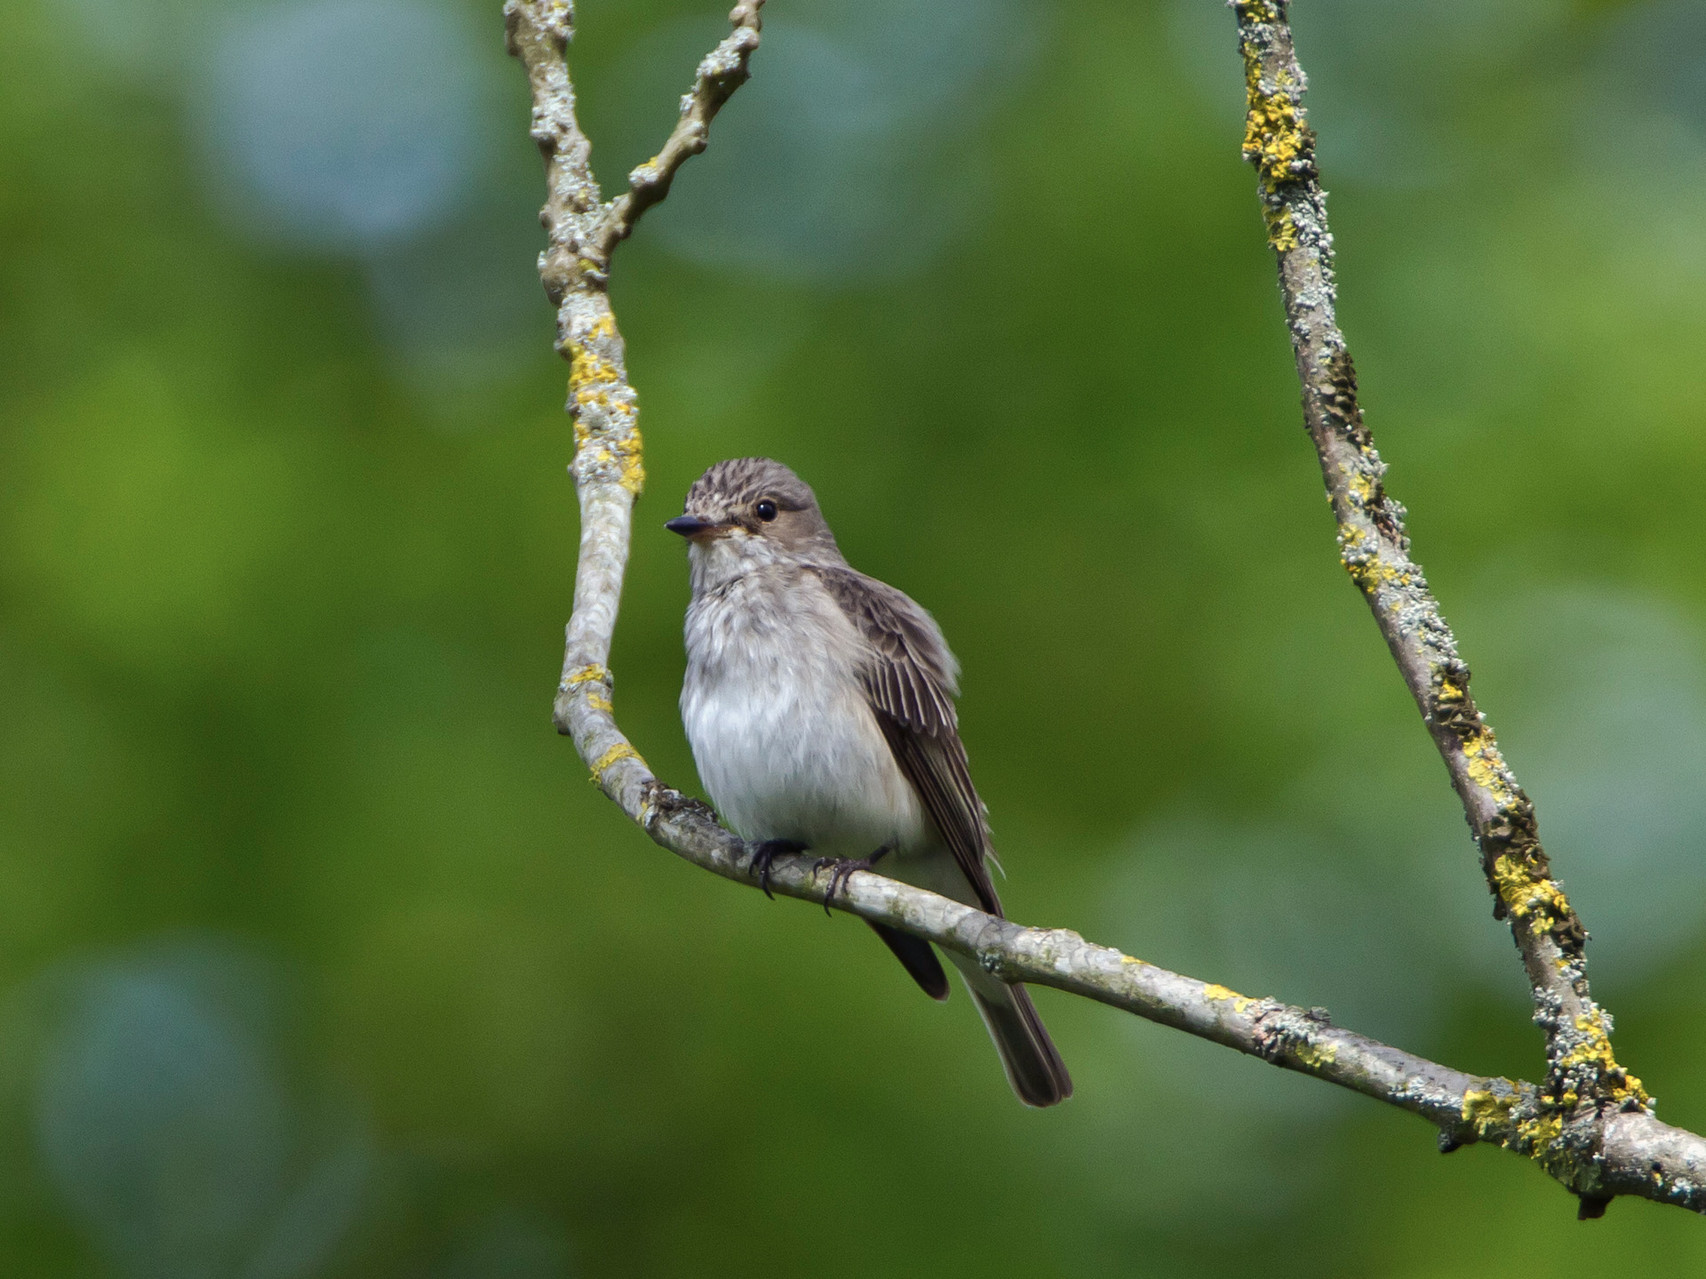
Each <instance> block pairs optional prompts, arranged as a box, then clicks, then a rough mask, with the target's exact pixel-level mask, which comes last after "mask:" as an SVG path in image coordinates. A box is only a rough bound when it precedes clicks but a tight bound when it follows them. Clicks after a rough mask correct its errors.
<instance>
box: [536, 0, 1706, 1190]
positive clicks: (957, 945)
mask: <svg viewBox="0 0 1706 1279" xmlns="http://www.w3.org/2000/svg"><path fill="white" fill-rule="evenodd" d="M760 3H761V0H745V2H743V3H741V4H740V5H739V6H737V7H736V8H735V10H734V12H733V13H732V14H731V15H730V21H731V23H732V24H733V27H734V31H733V34H732V35H730V36H729V37H728V38H727V39H726V40H724V41H723V42H722V43H721V44H720V45H718V47H717V49H716V50H715V51H713V53H712V54H711V55H710V56H709V57H707V58H706V60H705V61H704V62H703V63H701V64H700V67H699V73H698V76H697V77H696V79H695V82H694V87H693V89H692V91H691V92H690V93H688V94H687V95H686V96H685V97H684V98H683V99H682V114H681V121H680V122H679V123H678V124H677V126H676V128H675V130H674V131H673V132H672V133H671V135H670V138H669V140H668V141H667V142H666V143H665V145H664V147H663V149H662V150H661V151H660V152H659V153H658V156H657V157H656V158H655V159H654V160H651V161H648V162H647V163H646V164H644V165H641V166H640V167H639V168H638V169H636V170H635V171H634V174H633V176H632V178H631V185H630V189H629V191H628V192H627V193H626V194H624V195H623V196H621V197H618V198H617V199H616V200H614V201H609V202H606V201H604V200H603V198H602V196H601V195H600V194H599V190H598V185H597V183H596V182H595V181H594V179H593V176H592V170H591V166H590V147H589V144H588V142H587V138H586V135H585V134H584V133H582V132H581V129H580V126H579V124H578V123H577V121H576V118H575V103H574V88H573V85H572V84H571V83H570V80H569V74H568V67H567V64H566V62H565V57H564V55H565V49H566V46H567V44H568V42H569V40H570V38H571V37H572V35H573V29H574V15H573V9H572V6H571V5H570V4H569V3H568V2H567V0H508V3H507V4H506V5H505V6H504V13H505V17H506V19H507V23H508V31H509V46H510V50H511V52H513V53H514V54H515V55H516V56H517V57H518V58H520V59H521V61H522V63H523V65H524V66H525V67H526V69H527V76H528V81H529V83H530V85H531V87H532V91H533V124H532V132H533V137H534V139H535V141H537V142H538V144H539V147H540V151H541V152H542V154H543V156H544V158H545V171H546V185H547V198H546V202H545V207H544V209H543V211H542V213H541V215H540V216H541V221H542V222H543V224H544V226H545V230H546V233H547V237H548V239H547V246H546V249H545V252H544V253H542V254H541V255H540V259H539V272H540V277H541V279H542V280H543V282H544V284H545V289H546V292H547V294H548V295H549V296H550V298H551V300H552V303H553V304H554V305H556V306H557V308H558V313H557V329H558V332H557V348H558V350H559V351H560V352H561V353H562V354H563V355H564V356H565V357H566V358H567V359H568V360H569V363H570V373H569V404H568V408H569V412H570V414H571V415H572V416H573V418H574V424H575V456H574V462H573V465H572V466H571V467H570V470H571V473H572V474H573V476H574V481H575V489H576V492H577V494H578V495H579V498H580V508H581V536H580V557H579V562H578V564H577V567H576V572H575V597H574V612H573V615H572V617H571V619H570V621H569V625H568V631H567V636H566V643H565V648H564V664H563V676H562V679H561V681H560V683H559V685H558V689H557V697H556V703H555V708H554V710H555V721H556V724H557V727H558V730H559V731H560V732H564V733H567V734H568V735H569V736H571V737H572V738H573V740H574V743H575V748H576V750H577V751H578V752H579V753H580V756H581V758H582V759H583V760H584V761H585V762H586V764H587V766H588V767H589V768H590V769H591V770H592V774H593V778H594V780H595V781H596V782H597V783H598V785H599V786H600V787H601V788H602V789H603V790H604V792H605V794H607V795H608V796H610V798H611V799H613V800H614V801H615V802H616V803H617V805H618V806H620V807H621V809H622V810H623V811H624V812H625V813H627V814H628V816H629V817H630V818H632V819H633V820H634V821H635V822H637V823H638V824H639V825H640V826H641V827H642V828H643V829H644V830H645V831H646V833H647V834H649V835H650V836H651V837H652V839H654V840H655V841H656V842H657V843H658V844H660V845H662V846H663V847H664V848H667V849H669V850H670V851H671V852H674V853H676V854H678V855H679V856H681V857H683V858H685V859H686V860H688V861H690V862H692V863H693V864H694V865H697V866H701V867H703V868H705V869H707V870H710V871H713V872H715V873H716V874H719V875H723V876H725V877H727V878H729V879H734V880H739V881H741V882H744V883H747V884H752V883H754V882H755V880H754V878H753V875H752V863H751V857H750V854H749V850H748V849H747V848H746V846H745V845H744V844H743V843H742V842H741V841H740V840H739V839H737V838H736V837H735V836H734V835H732V834H730V833H729V832H728V831H727V830H725V829H723V827H721V826H720V825H718V824H717V821H716V818H715V816H714V815H713V814H712V813H711V811H710V810H709V809H707V808H706V807H705V806H704V805H703V804H700V803H698V802H696V801H694V800H691V799H687V798H685V797H684V796H682V795H681V794H680V793H679V792H677V791H674V790H671V789H670V788H668V787H666V786H665V785H663V783H661V782H659V781H658V780H657V778H655V777H654V776H653V775H652V773H651V770H650V769H648V768H647V767H646V764H645V761H644V760H643V759H641V758H640V755H639V753H638V752H637V751H636V750H635V749H634V747H633V745H632V744H631V743H630V742H629V741H628V739H627V738H626V737H625V736H624V735H623V734H622V731H621V729H619V728H618V727H617V725H616V720H615V717H614V713H613V710H612V706H611V700H612V678H611V673H610V669H609V665H608V660H609V653H610V641H611V636H612V634H613V632H614V630H615V626H616V612H617V606H618V603H619V600H620V597H621V591H622V577H623V573H624V571H625V569H626V566H627V559H628V542H629V530H630V516H631V514H632V508H633V503H634V499H635V497H636V496H637V495H638V493H639V490H640V485H641V481H642V478H643V471H642V469H641V463H640V434H639V429H638V425H637V420H636V419H637V409H636V401H635V396H634V391H633V388H632V387H631V386H629V384H628V380H627V373H626V365H625V361H624V358H623V347H622V339H621V336H620V335H619V334H618V332H617V329H616V321H615V316H614V314H613V313H612V311H611V308H610V300H609V296H608V293H607V291H606V284H607V282H608V274H607V272H608V269H609V264H610V254H611V252H612V251H613V249H614V246H615V245H616V244H617V243H618V242H619V241H620V240H621V239H622V238H623V237H625V236H626V235H627V234H628V232H629V231H631V230H632V228H633V225H634V222H635V220H636V219H637V218H638V217H639V216H640V215H641V214H642V213H643V212H644V211H645V210H646V208H648V207H649V206H650V205H651V204H654V203H656V202H657V201H658V200H660V199H662V198H663V196H664V194H665V193H666V192H667V190H668V187H669V183H670V181H671V180H672V178H673V177H674V174H675V172H676V170H677V169H678V168H679V167H680V165H681V164H682V163H683V162H684V161H685V160H686V158H687V156H689V155H691V154H694V153H695V152H697V151H699V150H701V149H703V147H704V142H705V131H706V129H707V127H708V126H709V124H710V121H711V119H712V117H713V116H714V115H715V114H716V112H717V110H718V109H719V108H720V107H721V106H722V104H723V103H724V102H725V101H726V100H727V99H728V96H729V94H730V93H732V92H733V91H734V89H735V88H736V87H738V85H739V84H740V83H741V81H743V80H744V79H745V78H746V74H747V60H748V59H749V58H750V56H751V54H752V52H753V50H754V49H755V48H756V47H757V45H758V37H759V21H758V9H759V5H760ZM829 880H830V872H829V871H828V870H822V871H820V870H817V869H816V868H815V863H814V861H813V859H811V858H809V857H791V858H790V857H783V858H778V859H777V860H776V862H775V863H774V865H773V866H772V868H771V871H770V887H771V889H772V890H773V891H774V892H777V893H780V894H782V895H784V896H789V897H796V898H800V899H802V900H805V901H810V902H819V903H821V902H823V900H824V897H825V894H826V892H827V890H828V887H829ZM835 906H836V908H837V909H840V910H844V911H847V912H849V913H852V914H855V915H859V916H861V917H863V918H865V919H870V920H874V921H876V922H878V923H884V924H888V925H890V926H892V927H895V928H899V929H902V930H904V931H906V932H910V933H912V934H914V935H916V936H919V937H924V938H928V939H929V940H930V941H933V942H935V943H936V944H938V945H940V946H943V947H945V948H947V949H949V950H952V951H955V952H957V953H960V954H964V955H970V956H973V957H975V958H976V959H978V960H979V962H981V963H982V964H983V965H984V966H985V967H986V968H987V969H989V971H991V972H993V973H997V974H999V975H1000V976H1001V977H1003V978H1005V979H1006V980H1009V981H1022V982H1029V983H1031V984H1034V985H1043V986H1053V987H1056V988H1057V989H1060V990H1064V991H1068V992H1071V993H1073V994H1078V995H1083V996H1084V997H1086V998H1089V999H1094V1000H1097V1001H1099V1002H1101V1003H1105V1004H1109V1005H1111V1006H1113V1007H1116V1008H1123V1009H1125V1010H1126V1011H1128V1012H1132V1013H1135V1014H1137V1015H1138V1016H1141V1017H1146V1018H1149V1019H1150V1020H1152V1021H1157V1022H1160V1023H1162V1024H1164V1025H1168V1026H1173V1027H1176V1028H1178V1029H1180V1030H1184V1031H1187V1032H1189V1033H1190V1034H1194V1035H1198V1036H1201V1037H1203V1038H1205V1039H1211V1040H1213V1041H1214V1042H1216V1043H1220V1044H1224V1045H1226V1046H1227V1047H1230V1048H1235V1049H1237V1050H1238V1051H1240V1052H1244V1053H1249V1054H1251V1055H1253V1056H1257V1057H1261V1058H1262V1059H1263V1060H1266V1061H1269V1062H1272V1063H1274V1064H1276V1065H1279V1066H1283V1067H1285V1068H1287V1069H1291V1070H1296V1071H1300V1072H1302V1073H1304V1074H1309V1075H1314V1076H1315V1077H1317V1078H1320V1079H1325V1080H1328V1081H1330V1082H1332V1083H1336V1084H1339V1085H1341V1086H1342V1087H1346V1088H1350V1089H1353V1090H1354V1091H1357V1092H1360V1093H1363V1094H1364V1095H1366V1096H1369V1097H1374V1098H1376V1099H1378V1100H1380V1101H1384V1102H1387V1103H1389V1104H1391V1105H1395V1106H1399V1107H1401V1108H1403V1109H1405V1110H1409V1111H1412V1112H1414V1113H1415V1114H1418V1115H1421V1116H1423V1117H1424V1118H1426V1119H1427V1120H1428V1121H1429V1122H1430V1123H1432V1124H1434V1125H1435V1126H1436V1127H1437V1128H1438V1129H1439V1132H1440V1140H1441V1144H1442V1146H1443V1147H1445V1148H1448V1149H1449V1148H1451V1147H1453V1146H1456V1145H1459V1144H1462V1143H1464V1142H1470V1141H1488V1142H1494V1143H1497V1144H1499V1145H1503V1146H1506V1147H1508V1148H1511V1149H1514V1150H1519V1151H1522V1152H1524V1153H1534V1152H1535V1150H1536V1148H1537V1146H1539V1145H1542V1144H1545V1145H1547V1146H1548V1148H1550V1147H1552V1146H1556V1147H1559V1148H1560V1149H1568V1150H1570V1151H1572V1152H1573V1151H1575V1150H1577V1145H1568V1144H1567V1143H1565V1142H1564V1141H1563V1140H1562V1139H1561V1138H1559V1137H1557V1136H1555V1135H1553V1127H1552V1125H1554V1124H1556V1125H1559V1127H1560V1128H1562V1127H1564V1126H1566V1125H1569V1124H1588V1123H1589V1120H1587V1119H1585V1118H1583V1116H1584V1115H1585V1114H1586V1113H1587V1112H1586V1111H1585V1110H1583V1109H1582V1108H1578V1109H1577V1111H1575V1112H1572V1113H1571V1114H1570V1115H1568V1116H1566V1117H1564V1118H1559V1117H1558V1116H1557V1114H1556V1106H1555V1105H1554V1104H1553V1103H1552V1102H1550V1101H1549V1100H1548V1098H1547V1095H1546V1094H1545V1093H1544V1092H1543V1090H1542V1089H1540V1088H1536V1087H1535V1086H1534V1085H1532V1084H1527V1083H1521V1082H1518V1081H1513V1080H1508V1079H1498V1078H1483V1077H1480V1076H1475V1075H1467V1074H1464V1073H1462V1072H1460V1071H1455V1070H1452V1069H1450V1068H1448V1067H1445V1066H1441V1065H1437V1064H1435V1063H1433V1062H1430V1061H1425V1060H1423V1059H1422V1058H1419V1057H1415V1056H1412V1055H1411V1054H1409V1053H1405V1052H1402V1051H1400V1050H1399V1049H1396V1048H1392V1047H1389V1046H1387V1045H1385V1044H1380V1043H1377V1042H1375V1041H1374V1040H1371V1039H1367V1038H1365V1037H1363V1036H1361V1035H1358V1034H1355V1033H1354V1032H1352V1031H1348V1030H1342V1029H1340V1028H1338V1027H1336V1026H1333V1025H1332V1024H1331V1023H1330V1022H1329V1020H1328V1019H1327V1016H1326V1014H1325V1013H1323V1012H1321V1011H1319V1010H1314V1009H1309V1010H1306V1009H1301V1008H1294V1007H1291V1006H1289V1005H1286V1004H1282V1003H1279V1002H1278V1001H1276V1000H1272V999H1251V998H1246V997H1245V996H1243V995H1239V994H1235V993H1234V992H1232V991H1230V990H1227V989H1226V988H1225V987H1223V986H1216V985H1212V984H1209V983H1204V982H1200V981H1197V980H1195V979H1193V978H1189V977H1182V976H1180V975H1179V974H1177V973H1171V972H1168V971H1167V970H1165V969H1162V968H1157V967H1155V966H1154V965H1152V964H1146V963H1144V962H1142V961H1141V960H1137V959H1133V958H1131V957H1130V956H1128V955H1124V954H1121V953H1120V952H1119V951H1117V950H1112V949H1109V948H1107V947H1105V946H1097V945H1093V944H1091V943H1089V942H1086V941H1085V940H1084V939H1083V938H1082V937H1080V936H1078V934H1076V933H1073V932H1068V931H1065V930H1060V929H1040V928H1024V927H1021V926H1020V925H1018V924H1014V923H1012V922H1010V921H1008V920H1004V919H998V918H996V917H994V916H991V915H986V914H984V913H982V912H981V911H978V910H975V909H973V908H971V907H969V906H964V905H961V904H960V903H958V902H954V901H951V900H949V899H947V898H945V897H938V896H936V895H935V894H934V893H929V892H926V891H924V890H923V889H920V888H913V887H910V886H908V885H905V884H901V883H897V882H895V881H893V880H889V879H885V878H883V877H882V876H880V875H875V874H872V873H870V872H865V871H861V872H858V873H855V874H854V875H853V876H852V877H851V878H849V879H848V880H847V881H846V883H845V886H844V887H842V888H841V889H840V891H839V892H838V893H837V895H836V898H835ZM1513 911H1514V908H1513ZM1607 1052H1608V1053H1609V1049H1607ZM1578 1144H1580V1146H1581V1149H1582V1150H1583V1151H1585V1152H1586V1153H1584V1154H1582V1155H1581V1156H1580V1157H1579V1158H1578V1157H1574V1156H1572V1157H1571V1158H1570V1159H1568V1160H1563V1159H1558V1160H1551V1161H1548V1160H1545V1159H1543V1160H1542V1163H1543V1165H1544V1166H1546V1167H1547V1169H1548V1171H1550V1172H1552V1173H1553V1175H1555V1176H1558V1177H1560V1178H1561V1179H1563V1180H1564V1181H1565V1183H1566V1184H1567V1185H1569V1186H1570V1187H1571V1188H1572V1189H1575V1190H1577V1191H1578V1192H1579V1193H1582V1194H1584V1195H1588V1196H1590V1197H1592V1198H1593V1199H1594V1201H1596V1202H1599V1201H1603V1199H1604V1198H1606V1197H1609V1196H1610V1195H1612V1194H1640V1195H1645V1196H1646V1197H1648V1198H1652V1199H1661V1200H1665V1201H1667V1202H1673V1203H1679V1204H1683V1205H1685V1206H1687V1207H1691V1208H1694V1209H1695V1210H1697V1211H1706V1188H1703V1187H1706V1179H1703V1177H1702V1175H1701V1174H1702V1170H1706V1141H1703V1140H1702V1139H1701V1138H1699V1137H1696V1136H1694V1135H1693V1134H1691V1133H1685V1132H1682V1131H1680V1130H1678V1129H1674V1128H1668V1127H1666V1126H1665V1125H1663V1124H1660V1123H1659V1122H1658V1121H1657V1120H1656V1119H1654V1118H1653V1117H1652V1115H1651V1114H1650V1113H1649V1112H1648V1111H1647V1110H1645V1109H1641V1108H1635V1109H1632V1110H1630V1111H1628V1112H1626V1113H1616V1114H1609V1115H1606V1116H1604V1117H1603V1119H1599V1118H1595V1119H1594V1120H1592V1128H1591V1131H1590V1132H1587V1133H1586V1135H1585V1136H1584V1137H1583V1138H1582V1139H1581V1143H1578ZM1589 1147H1591V1149H1589Z"/></svg>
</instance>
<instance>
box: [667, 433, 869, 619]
mask: <svg viewBox="0 0 1706 1279" xmlns="http://www.w3.org/2000/svg"><path fill="white" fill-rule="evenodd" d="M664 527H665V528H667V529H668V530H669V531H670V532H672V533H679V534H680V535H681V536H682V537H684V538H686V539H687V541H688V562H689V564H690V565H691V567H692V571H693V585H694V589H695V590H714V589H716V588H717V587H718V586H720V585H722V584H723V583H725V582H727V581H730V580H732V579H734V578H736V577H739V576H741V575H742V574H743V573H747V572H750V571H752V570H753V569H755V568H758V567H760V566H762V565H764V564H768V563H776V562H791V563H799V564H812V563H825V562H829V563H839V562H841V552H840V551H839V550H838V549H837V548H836V545H835V535H834V534H833V533H831V532H830V531H829V525H828V524H827V523H825V522H824V518H823V512H822V511H820V510H819V509H818V504H817V496H816V495H815V494H814V493H813V492H812V490H811V486H810V485H808V484H807V483H806V482H805V481H804V480H802V479H801V478H800V477H799V476H797V475H795V474H794V473H793V472H792V471H791V470H789V469H788V468H787V467H785V466H783V465H782V463H780V462H774V461H771V460H770V459H769V458H767V457H737V458H733V459H731V460H729V461H727V462H718V463H717V464H716V465H715V466H713V467H712V468H711V469H710V470H708V471H706V472H705V473H704V474H703V475H701V476H700V477H699V478H698V479H697V480H695V481H693V487H692V488H690V489H688V490H687V502H686V506H685V509H684V511H683V513H682V514H681V515H678V516H677V517H676V518H675V519H673V520H670V521H669V522H668V523H666V524H665V525H664Z"/></svg>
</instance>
